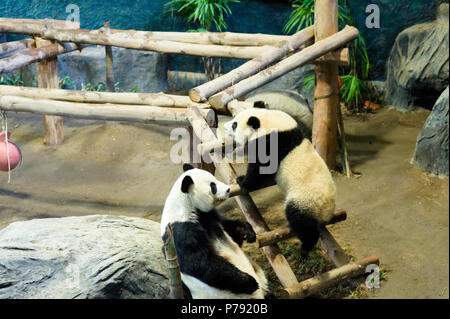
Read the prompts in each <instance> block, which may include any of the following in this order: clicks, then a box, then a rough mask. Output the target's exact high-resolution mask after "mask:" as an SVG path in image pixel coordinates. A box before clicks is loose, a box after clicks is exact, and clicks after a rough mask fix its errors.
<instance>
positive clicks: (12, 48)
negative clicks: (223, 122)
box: [0, 39, 35, 59]
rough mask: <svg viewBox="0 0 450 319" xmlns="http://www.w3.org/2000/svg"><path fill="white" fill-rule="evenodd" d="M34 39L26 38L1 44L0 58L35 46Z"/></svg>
mask: <svg viewBox="0 0 450 319" xmlns="http://www.w3.org/2000/svg"><path fill="white" fill-rule="evenodd" d="M34 44H35V41H34V39H24V40H20V41H12V42H6V43H2V44H0V58H2V59H3V58H6V57H8V56H10V55H13V54H17V53H19V52H20V51H23V50H25V49H28V48H31V47H33V46H34Z"/></svg>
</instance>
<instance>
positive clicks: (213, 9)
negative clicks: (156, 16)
mask: <svg viewBox="0 0 450 319" xmlns="http://www.w3.org/2000/svg"><path fill="white" fill-rule="evenodd" d="M239 1H240V0H171V1H169V2H168V3H166V4H165V7H166V10H167V11H171V12H174V11H176V12H177V14H178V15H180V16H182V17H183V18H185V19H186V21H187V22H194V23H196V24H197V25H198V26H199V28H201V29H203V30H204V31H211V29H212V26H213V25H214V26H215V28H216V30H217V31H222V29H227V28H228V26H227V24H226V22H225V17H226V16H227V15H231V9H230V4H231V3H238V2H239Z"/></svg>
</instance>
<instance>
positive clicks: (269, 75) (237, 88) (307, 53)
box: [208, 26, 359, 108]
mask: <svg viewBox="0 0 450 319" xmlns="http://www.w3.org/2000/svg"><path fill="white" fill-rule="evenodd" d="M358 35H359V32H358V29H356V28H354V27H350V26H346V27H345V28H344V29H343V30H342V31H340V32H338V33H336V34H334V35H332V36H330V37H328V38H325V39H323V40H320V41H317V42H316V43H314V44H313V45H311V46H309V47H306V48H305V49H303V50H301V51H300V52H297V53H295V54H293V55H291V56H290V57H288V58H286V59H284V60H282V61H280V62H278V63H277V64H275V65H272V66H271V67H268V68H267V69H265V70H263V71H260V72H259V73H257V74H255V75H253V76H250V77H248V78H247V79H245V80H242V81H240V82H238V83H237V84H234V85H232V86H230V87H229V88H227V89H226V90H223V91H222V92H219V93H217V94H215V95H213V96H211V97H210V98H209V99H208V101H209V103H210V104H211V105H212V106H213V107H221V108H223V107H226V105H227V104H228V103H229V102H230V101H232V100H234V99H237V98H239V97H242V96H244V95H245V94H247V93H249V92H251V91H253V90H255V89H257V88H259V87H261V86H263V85H264V84H266V83H269V82H271V81H273V80H275V79H277V78H279V77H280V76H282V75H284V74H286V73H288V72H290V71H292V70H294V69H296V68H298V67H301V66H303V65H305V64H307V63H310V62H311V61H314V60H315V59H317V58H319V57H321V56H322V55H324V54H326V53H328V52H331V51H335V50H337V49H339V48H341V47H343V46H345V45H346V44H347V43H348V42H350V41H352V40H354V39H355V38H357V37H358Z"/></svg>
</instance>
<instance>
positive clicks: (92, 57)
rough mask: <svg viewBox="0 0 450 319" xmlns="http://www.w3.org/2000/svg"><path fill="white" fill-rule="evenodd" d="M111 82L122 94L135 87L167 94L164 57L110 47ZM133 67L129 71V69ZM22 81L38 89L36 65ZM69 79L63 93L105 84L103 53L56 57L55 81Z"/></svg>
mask: <svg viewBox="0 0 450 319" xmlns="http://www.w3.org/2000/svg"><path fill="white" fill-rule="evenodd" d="M113 60H114V81H115V82H116V83H117V82H119V83H118V87H119V89H120V91H121V92H129V91H130V90H132V89H133V88H135V87H137V88H138V90H137V92H148V93H158V92H166V91H167V87H168V85H167V69H168V66H167V55H165V54H160V53H156V52H147V51H139V50H128V49H123V48H116V47H113ZM130 66H132V67H130ZM21 72H22V79H23V80H24V84H25V85H26V86H37V80H36V79H37V69H36V65H35V64H33V65H30V66H27V67H25V68H24V69H23V70H22V71H21ZM65 76H69V77H70V81H71V83H70V84H69V85H67V86H66V87H64V88H66V89H77V90H80V89H82V87H83V85H87V84H88V83H90V84H91V85H93V86H94V85H97V84H98V83H100V82H102V83H106V64H105V49H104V47H100V46H92V47H87V48H84V49H83V50H81V52H79V51H74V52H71V53H67V54H64V55H60V56H59V57H58V77H59V78H64V77H65Z"/></svg>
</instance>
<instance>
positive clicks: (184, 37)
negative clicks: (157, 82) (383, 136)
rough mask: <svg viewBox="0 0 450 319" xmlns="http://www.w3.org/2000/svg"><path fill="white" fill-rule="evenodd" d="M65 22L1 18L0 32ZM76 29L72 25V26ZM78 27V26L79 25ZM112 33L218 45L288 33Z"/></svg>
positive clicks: (267, 40) (270, 41)
mask: <svg viewBox="0 0 450 319" xmlns="http://www.w3.org/2000/svg"><path fill="white" fill-rule="evenodd" d="M66 23H73V22H66V21H61V20H37V19H12V18H0V32H1V33H17V34H30V35H35V34H38V33H37V32H38V31H39V29H42V28H50V27H53V28H59V29H65V28H66ZM69 29H73V28H69ZM75 29H79V26H78V27H77V28H75ZM111 32H112V33H121V34H126V35H127V36H129V37H134V38H141V39H145V40H147V41H161V40H168V41H174V42H183V43H197V44H216V45H230V46H262V45H271V46H276V45H277V44H278V43H279V42H280V41H283V40H286V39H287V38H289V36H284V35H272V34H261V33H235V32H159V31H136V30H117V29H111Z"/></svg>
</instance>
